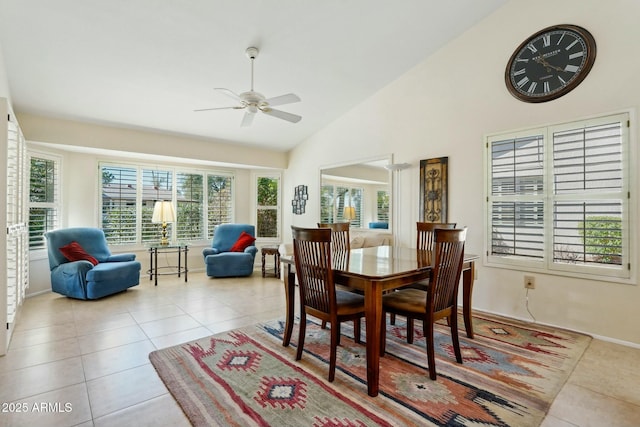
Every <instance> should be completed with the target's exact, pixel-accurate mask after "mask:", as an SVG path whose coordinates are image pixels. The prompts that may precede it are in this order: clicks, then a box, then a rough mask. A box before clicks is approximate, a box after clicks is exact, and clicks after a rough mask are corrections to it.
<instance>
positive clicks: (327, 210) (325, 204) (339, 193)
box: [320, 184, 363, 228]
mask: <svg viewBox="0 0 640 427" xmlns="http://www.w3.org/2000/svg"><path fill="white" fill-rule="evenodd" d="M321 193H322V194H321V197H320V212H321V215H320V221H321V222H322V223H323V224H327V223H332V222H343V221H350V222H351V226H352V227H355V228H359V227H362V197H363V189H362V188H359V187H349V186H347V185H338V184H336V185H332V184H324V185H322V188H321ZM349 208H353V210H350V209H349ZM349 211H351V212H353V215H354V217H353V218H349V213H348V212H349Z"/></svg>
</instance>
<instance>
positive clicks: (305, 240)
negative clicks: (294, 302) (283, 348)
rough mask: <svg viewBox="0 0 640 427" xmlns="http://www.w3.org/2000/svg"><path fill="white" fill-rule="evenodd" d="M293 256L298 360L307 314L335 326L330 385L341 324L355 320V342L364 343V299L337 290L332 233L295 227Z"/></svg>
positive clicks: (332, 338)
mask: <svg viewBox="0 0 640 427" xmlns="http://www.w3.org/2000/svg"><path fill="white" fill-rule="evenodd" d="M291 230H292V232H293V253H294V259H295V265H296V274H297V275H298V284H299V286H298V289H299V291H300V328H299V335H298V349H297V352H296V360H300V359H301V358H302V350H303V348H304V338H305V334H306V325H307V317H306V316H307V314H309V315H311V316H314V317H316V318H318V319H320V320H322V321H324V322H329V323H330V324H331V352H330V357H329V381H330V382H331V381H333V379H334V377H335V371H336V348H337V346H338V345H339V344H340V324H341V323H342V322H346V321H350V320H353V331H354V341H355V342H356V343H360V319H361V318H362V317H364V297H363V296H362V295H358V294H356V293H353V292H347V291H341V290H336V286H335V282H334V276H333V268H332V258H331V246H332V245H331V229H329V228H300V227H295V226H291Z"/></svg>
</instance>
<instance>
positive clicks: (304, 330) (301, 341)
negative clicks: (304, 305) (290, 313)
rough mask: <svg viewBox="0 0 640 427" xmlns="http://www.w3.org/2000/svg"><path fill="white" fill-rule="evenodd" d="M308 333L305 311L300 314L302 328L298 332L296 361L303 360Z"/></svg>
mask: <svg viewBox="0 0 640 427" xmlns="http://www.w3.org/2000/svg"><path fill="white" fill-rule="evenodd" d="M306 333H307V316H306V313H305V312H304V311H303V312H302V313H300V326H299V332H298V350H297V351H296V360H300V359H302V348H303V347H304V336H305V334H306Z"/></svg>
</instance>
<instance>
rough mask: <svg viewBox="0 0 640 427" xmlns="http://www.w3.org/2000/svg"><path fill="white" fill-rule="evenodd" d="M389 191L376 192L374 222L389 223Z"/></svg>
mask: <svg viewBox="0 0 640 427" xmlns="http://www.w3.org/2000/svg"><path fill="white" fill-rule="evenodd" d="M389 199H390V197H389V191H388V190H377V191H376V221H382V222H386V223H388V222H389Z"/></svg>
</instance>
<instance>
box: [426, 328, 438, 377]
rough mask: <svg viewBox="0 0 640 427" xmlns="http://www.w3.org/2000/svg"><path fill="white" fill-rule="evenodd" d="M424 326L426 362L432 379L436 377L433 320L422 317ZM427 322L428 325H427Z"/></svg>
mask: <svg viewBox="0 0 640 427" xmlns="http://www.w3.org/2000/svg"><path fill="white" fill-rule="evenodd" d="M424 322H425V327H424V332H425V334H426V335H425V339H426V342H427V362H428V363H429V378H431V379H432V380H435V379H436V376H437V375H436V357H435V349H434V348H433V321H431V319H429V321H427V319H424ZM427 323H428V325H427Z"/></svg>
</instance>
